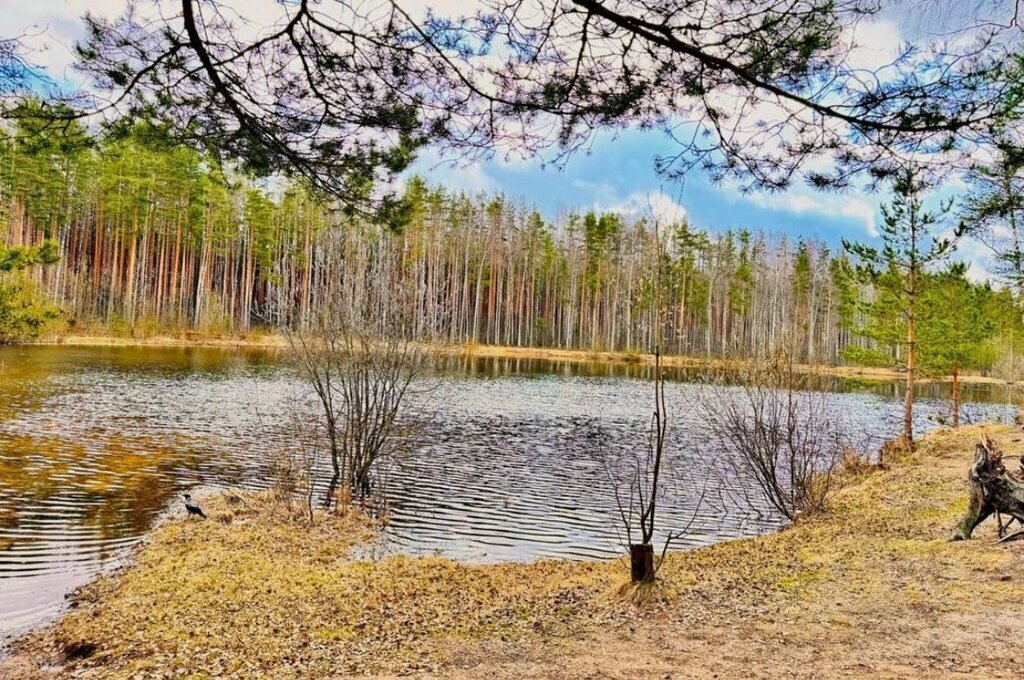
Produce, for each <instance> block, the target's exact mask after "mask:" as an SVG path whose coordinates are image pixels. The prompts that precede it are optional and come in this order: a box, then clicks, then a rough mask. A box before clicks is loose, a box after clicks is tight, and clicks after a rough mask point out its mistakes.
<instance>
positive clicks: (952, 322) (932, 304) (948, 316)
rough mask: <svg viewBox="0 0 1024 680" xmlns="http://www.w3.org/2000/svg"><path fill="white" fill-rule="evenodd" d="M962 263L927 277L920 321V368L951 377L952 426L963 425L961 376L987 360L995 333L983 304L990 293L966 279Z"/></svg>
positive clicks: (965, 268)
mask: <svg viewBox="0 0 1024 680" xmlns="http://www.w3.org/2000/svg"><path fill="white" fill-rule="evenodd" d="M966 271H967V266H966V265H964V264H963V263H954V264H951V265H949V266H948V267H947V268H946V269H944V270H943V271H941V272H939V273H937V274H934V275H931V276H929V277H927V281H926V283H925V285H924V290H925V292H924V295H923V297H922V305H921V318H920V333H919V342H920V348H919V349H920V351H919V356H920V366H921V368H922V370H923V371H925V372H929V373H933V374H938V375H949V376H952V382H953V385H952V388H953V390H952V391H953V393H952V401H953V404H952V418H951V420H952V426H953V427H959V425H960V373H961V371H962V370H964V369H966V368H975V367H977V366H979V365H981V364H982V363H983V362H984V360H985V357H984V354H983V352H984V350H985V342H986V340H987V339H988V337H989V334H990V332H991V329H992V323H991V321H990V320H989V319H988V316H987V315H986V313H985V312H986V310H985V304H984V300H985V297H986V292H987V289H986V288H984V287H982V286H976V285H974V284H972V283H971V282H970V281H968V280H967V279H966V277H965V273H966Z"/></svg>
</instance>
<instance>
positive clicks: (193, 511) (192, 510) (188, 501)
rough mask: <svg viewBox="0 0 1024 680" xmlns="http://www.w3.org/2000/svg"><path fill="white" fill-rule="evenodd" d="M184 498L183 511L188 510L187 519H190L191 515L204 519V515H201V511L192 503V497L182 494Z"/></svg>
mask: <svg viewBox="0 0 1024 680" xmlns="http://www.w3.org/2000/svg"><path fill="white" fill-rule="evenodd" d="M184 498H185V509H186V510H188V518H189V519H192V515H199V516H200V517H202V518H203V519H206V514H205V513H203V509H202V508H201V507H199V505H197V504H196V503H193V502H192V496H190V495H189V494H184Z"/></svg>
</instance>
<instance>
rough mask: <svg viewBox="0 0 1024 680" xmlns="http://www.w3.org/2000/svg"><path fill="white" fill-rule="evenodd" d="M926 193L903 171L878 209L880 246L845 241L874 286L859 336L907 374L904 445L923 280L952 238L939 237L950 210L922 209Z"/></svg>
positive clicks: (910, 433) (909, 439) (909, 432)
mask: <svg viewBox="0 0 1024 680" xmlns="http://www.w3.org/2000/svg"><path fill="white" fill-rule="evenodd" d="M925 189H926V186H925V184H924V183H923V182H922V181H921V179H920V177H919V176H918V175H917V174H916V173H915V172H914V171H913V170H912V169H903V170H901V171H900V172H899V173H897V175H896V176H895V178H894V181H893V193H894V196H893V199H892V202H891V203H889V204H888V205H884V206H882V227H881V238H882V248H881V249H878V248H875V247H873V246H869V245H866V244H862V243H851V242H849V241H846V240H845V239H844V241H843V246H844V248H845V249H846V250H847V252H849V253H851V254H853V255H855V256H857V257H858V258H859V260H860V262H859V265H858V267H857V273H858V274H859V277H860V279H861V281H862V282H864V283H868V284H871V285H872V286H873V287H874V296H873V297H872V298H870V299H868V300H865V301H863V302H862V304H861V311H862V312H863V313H864V316H865V318H866V323H865V324H863V325H862V326H861V327H860V328H859V329H858V332H859V333H860V334H862V335H864V336H866V337H868V338H870V339H872V340H874V341H875V342H876V343H878V344H880V345H882V346H883V347H888V348H894V349H895V350H896V355H895V356H892V357H891V361H892V363H893V364H894V365H897V366H901V367H902V368H903V369H904V371H905V372H906V395H905V400H904V411H903V437H904V440H905V442H906V445H907V446H908V447H912V446H913V442H914V384H915V377H916V374H915V372H916V370H917V346H918V338H917V329H918V321H919V317H920V315H921V308H922V297H923V294H924V288H925V283H926V281H925V278H926V275H927V273H928V270H929V268H931V267H933V266H934V265H936V264H938V263H940V262H942V261H943V260H944V259H945V258H947V257H948V256H949V254H950V252H951V251H952V249H953V247H954V243H955V239H948V238H943V237H942V236H939V235H938V234H937V232H938V231H939V230H940V227H941V222H942V218H943V216H944V215H945V213H947V212H948V211H949V209H950V207H951V206H950V205H949V204H948V203H945V204H943V205H942V206H941V208H940V211H939V213H933V212H929V211H927V210H925V208H924V204H923V194H924V192H925ZM956 236H957V237H958V236H959V232H958V233H957V234H956ZM875 355H876V356H879V355H880V353H878V352H877V351H876V352H875ZM848 356H849V355H848ZM862 358H863V356H862Z"/></svg>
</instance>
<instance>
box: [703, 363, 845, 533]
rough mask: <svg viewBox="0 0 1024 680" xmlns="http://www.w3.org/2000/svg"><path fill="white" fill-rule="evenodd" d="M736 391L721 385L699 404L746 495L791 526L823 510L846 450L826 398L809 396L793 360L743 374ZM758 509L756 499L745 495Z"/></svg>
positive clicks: (817, 394)
mask: <svg viewBox="0 0 1024 680" xmlns="http://www.w3.org/2000/svg"><path fill="white" fill-rule="evenodd" d="M736 382H738V384H735V385H727V384H725V382H724V381H722V380H719V381H716V382H713V383H711V384H708V385H706V386H705V387H704V389H703V390H702V391H701V394H700V397H699V405H700V408H701V410H702V412H703V415H704V418H705V420H706V422H707V424H708V426H709V428H710V430H711V433H712V435H713V437H714V438H715V439H716V440H717V442H718V443H719V445H720V446H722V447H723V448H724V449H726V450H727V451H728V452H729V453H731V454H732V455H726V456H723V457H722V458H723V460H724V461H726V462H725V465H726V466H727V467H728V468H729V472H730V473H731V474H732V475H733V477H734V478H735V480H736V484H734V485H733V486H734V488H736V490H737V492H738V493H740V494H747V492H748V490H750V489H753V490H754V495H755V496H759V497H760V499H759V500H763V501H766V502H767V503H768V504H769V505H770V506H771V507H773V508H775V510H777V511H778V512H780V513H781V514H782V515H784V516H785V517H787V518H788V519H790V520H795V519H797V518H798V517H801V516H804V515H807V514H809V513H815V512H821V511H823V510H825V508H826V506H827V503H828V499H829V496H830V495H831V493H832V491H833V490H834V484H833V481H834V480H833V471H834V469H835V467H836V465H837V463H838V462H839V461H840V460H841V459H842V457H843V455H844V453H845V452H846V451H848V447H847V445H846V442H845V435H844V433H843V426H842V418H841V417H840V416H839V415H838V414H836V413H835V412H834V410H833V408H832V404H831V399H830V397H829V395H828V393H825V392H817V391H812V390H808V389H807V383H808V380H807V376H806V375H801V374H797V373H796V372H794V370H793V365H792V362H791V361H789V360H787V359H780V360H776V361H769V362H764V363H762V364H759V365H757V366H755V367H753V368H751V369H749V370H746V371H744V372H743V374H742V375H740V376H739V379H738V381H736ZM743 497H744V499H745V500H746V501H747V503H748V504H749V505H750V506H751V507H754V508H755V509H756V506H757V505H758V503H757V501H756V500H755V498H754V497H752V496H750V495H744V496H743Z"/></svg>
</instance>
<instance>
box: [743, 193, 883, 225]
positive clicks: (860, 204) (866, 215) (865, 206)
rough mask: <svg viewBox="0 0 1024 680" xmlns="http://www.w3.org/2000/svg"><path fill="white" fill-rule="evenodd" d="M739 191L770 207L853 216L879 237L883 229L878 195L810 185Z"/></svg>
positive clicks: (811, 213)
mask: <svg viewBox="0 0 1024 680" xmlns="http://www.w3.org/2000/svg"><path fill="white" fill-rule="evenodd" d="M736 194H737V197H738V199H739V200H745V201H748V202H750V203H752V204H754V205H755V206H757V207H759V208H764V209H766V210H775V211H779V212H788V213H793V214H795V215H808V214H810V215H820V216H821V217H828V218H832V219H844V220H850V221H853V222H857V223H859V224H861V225H862V226H863V227H864V231H865V233H866V234H867V235H868V236H871V237H875V236H878V233H879V232H878V224H877V222H876V217H875V204H876V200H875V197H871V196H864V195H860V196H854V195H844V194H839V195H836V194H826V193H813V192H812V190H810V189H790V190H789V191H787V192H785V193H779V194H768V193H763V192H754V193H750V194H740V193H739V192H736Z"/></svg>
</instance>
